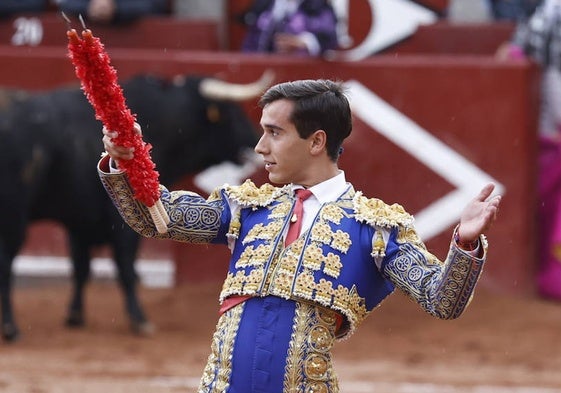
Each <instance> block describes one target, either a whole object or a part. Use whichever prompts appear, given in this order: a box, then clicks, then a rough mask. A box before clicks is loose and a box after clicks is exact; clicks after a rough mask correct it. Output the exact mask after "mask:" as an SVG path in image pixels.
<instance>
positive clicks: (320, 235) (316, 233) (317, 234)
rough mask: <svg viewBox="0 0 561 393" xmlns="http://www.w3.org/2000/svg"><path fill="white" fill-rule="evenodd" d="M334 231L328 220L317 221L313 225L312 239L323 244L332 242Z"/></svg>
mask: <svg viewBox="0 0 561 393" xmlns="http://www.w3.org/2000/svg"><path fill="white" fill-rule="evenodd" d="M332 235H333V232H332V231H331V227H330V226H329V224H327V223H326V222H318V223H315V224H314V226H313V227H312V236H311V238H312V240H314V241H316V242H320V243H323V244H330V243H331V237H332Z"/></svg>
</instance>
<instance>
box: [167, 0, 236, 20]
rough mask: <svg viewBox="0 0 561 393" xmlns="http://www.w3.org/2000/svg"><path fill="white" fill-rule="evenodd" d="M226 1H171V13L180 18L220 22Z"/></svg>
mask: <svg viewBox="0 0 561 393" xmlns="http://www.w3.org/2000/svg"><path fill="white" fill-rule="evenodd" d="M226 1H227V0H173V1H172V5H171V12H172V13H173V15H175V16H177V17H180V18H188V19H212V20H216V21H218V22H222V20H223V18H224V15H225V10H224V5H225V3H226Z"/></svg>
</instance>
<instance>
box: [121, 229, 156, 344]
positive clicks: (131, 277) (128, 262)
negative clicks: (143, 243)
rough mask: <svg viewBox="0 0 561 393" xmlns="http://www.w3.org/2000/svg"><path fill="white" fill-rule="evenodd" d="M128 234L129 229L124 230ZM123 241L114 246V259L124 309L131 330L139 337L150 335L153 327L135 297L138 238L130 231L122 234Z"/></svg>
mask: <svg viewBox="0 0 561 393" xmlns="http://www.w3.org/2000/svg"><path fill="white" fill-rule="evenodd" d="M125 231H126V232H129V229H126V230H125ZM123 235H124V238H126V240H125V239H120V240H121V241H117V242H116V243H115V245H114V259H115V263H116V265H117V272H118V279H119V284H120V286H121V289H122V290H123V294H124V298H125V308H126V311H127V314H128V317H129V321H130V326H131V329H132V330H133V331H134V332H135V333H137V334H141V335H150V334H152V333H153V332H154V326H153V325H152V324H151V323H150V322H149V321H148V320H147V318H146V315H145V313H144V311H143V310H142V306H141V305H140V301H139V299H138V296H137V285H138V275H137V273H136V270H135V266H134V262H135V259H136V253H137V249H138V245H139V238H138V236H137V235H136V234H135V233H134V232H132V231H130V233H126V234H125V233H123Z"/></svg>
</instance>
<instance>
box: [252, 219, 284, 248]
mask: <svg viewBox="0 0 561 393" xmlns="http://www.w3.org/2000/svg"><path fill="white" fill-rule="evenodd" d="M281 228H282V222H280V221H271V222H269V223H268V224H267V225H263V224H261V223H260V224H257V225H254V226H253V228H251V229H250V230H249V232H248V233H247V235H246V236H245V238H244V239H243V244H248V243H251V242H252V241H255V240H257V239H260V240H269V241H270V240H272V239H274V238H275V237H276V236H277V235H278V233H279V232H280V230H281Z"/></svg>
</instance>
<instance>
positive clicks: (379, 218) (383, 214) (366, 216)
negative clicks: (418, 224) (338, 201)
mask: <svg viewBox="0 0 561 393" xmlns="http://www.w3.org/2000/svg"><path fill="white" fill-rule="evenodd" d="M353 207H354V211H355V219H356V220H357V221H360V222H365V223H367V224H370V225H372V226H379V227H384V228H393V227H405V228H411V227H412V226H413V221H414V219H413V216H412V215H410V214H409V213H407V212H406V211H405V209H404V208H403V206H401V205H399V204H397V203H394V204H393V205H388V204H386V203H384V202H383V201H382V200H380V199H376V198H370V199H369V198H366V197H365V196H363V195H362V192H360V191H357V192H356V194H355V196H354V198H353Z"/></svg>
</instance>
